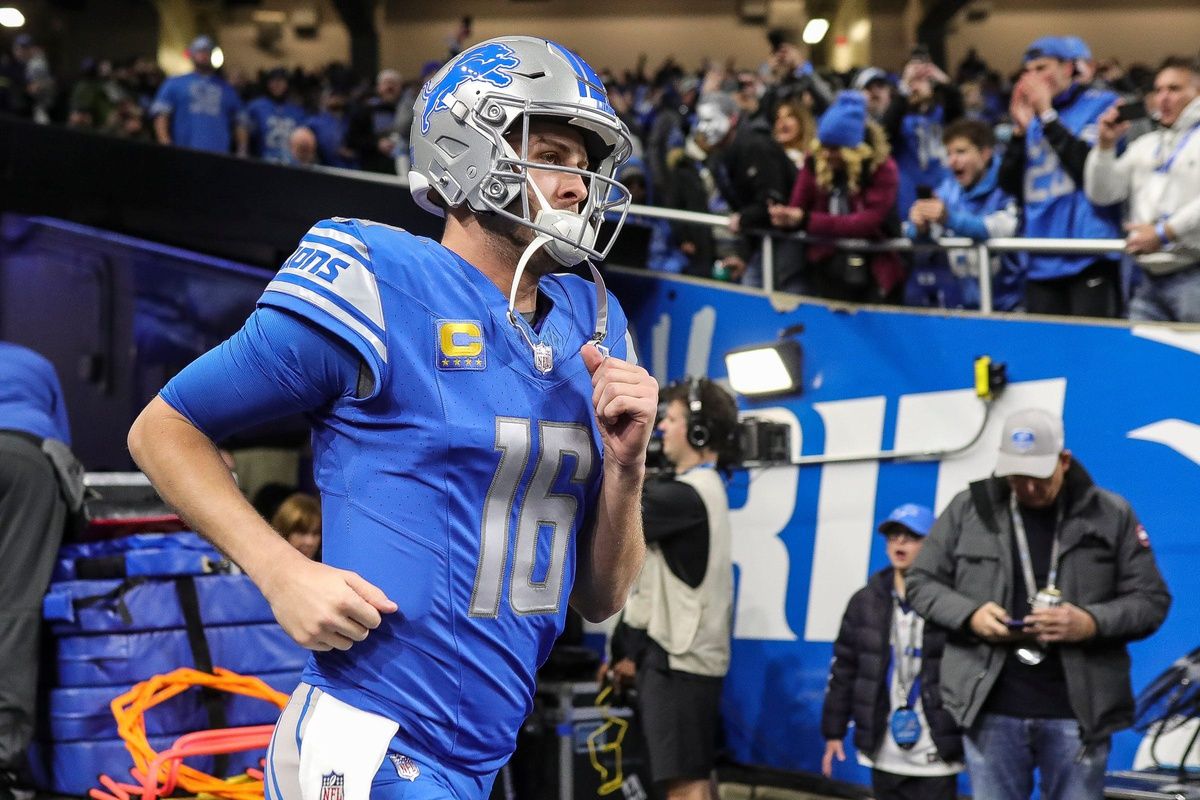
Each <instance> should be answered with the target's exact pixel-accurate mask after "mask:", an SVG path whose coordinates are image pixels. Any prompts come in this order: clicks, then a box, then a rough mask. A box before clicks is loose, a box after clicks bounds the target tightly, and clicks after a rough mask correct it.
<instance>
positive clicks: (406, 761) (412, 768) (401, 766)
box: [388, 753, 421, 781]
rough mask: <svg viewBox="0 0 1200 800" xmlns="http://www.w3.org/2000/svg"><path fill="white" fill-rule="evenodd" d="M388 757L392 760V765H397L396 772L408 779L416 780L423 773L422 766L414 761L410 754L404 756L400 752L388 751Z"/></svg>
mask: <svg viewBox="0 0 1200 800" xmlns="http://www.w3.org/2000/svg"><path fill="white" fill-rule="evenodd" d="M388 758H390V759H391V760H392V765H393V766H395V767H396V774H397V775H399V776H400V777H401V778H404V780H406V781H415V780H416V779H417V778H418V777H419V776H420V774H421V768H420V767H418V766H417V762H415V761H413V760H412V759H411V758H409V757H408V756H402V755H400V754H399V753H388Z"/></svg>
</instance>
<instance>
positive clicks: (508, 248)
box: [475, 198, 563, 280]
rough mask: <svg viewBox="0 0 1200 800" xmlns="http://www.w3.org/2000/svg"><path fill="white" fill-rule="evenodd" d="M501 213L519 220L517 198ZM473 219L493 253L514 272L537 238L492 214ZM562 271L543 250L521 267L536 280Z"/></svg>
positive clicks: (528, 228)
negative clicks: (502, 259) (509, 214)
mask: <svg viewBox="0 0 1200 800" xmlns="http://www.w3.org/2000/svg"><path fill="white" fill-rule="evenodd" d="M505 210H506V211H508V212H509V213H511V214H513V215H515V216H517V217H520V216H521V214H522V208H521V201H520V198H518V199H517V200H514V201H513V202H512V203H510V204H509V205H508V207H507V208H506V209H505ZM475 218H476V219H477V220H478V221H479V227H480V228H482V229H483V231H484V233H485V234H486V235H487V238H488V242H489V243H490V245H491V247H492V248H493V250H494V251H495V252H496V253H497V254H498V255H500V256H501V257H502V258H504V259H505V260H506V261H508V262H510V263H511V264H512V265H513V268H514V269H515V268H516V266H517V262H518V261H519V260H520V258H521V256H522V255H523V254H524V253H525V250H526V248H528V247H529V245H530V243H531V242H532V241H533V240H534V239H535V238H536V237H537V235H538V234H537V232H536V231H534V230H533V229H532V228H530V227H529V226H528V225H523V224H521V223H519V222H517V221H515V220H512V219H509V218H508V217H505V216H503V215H502V214H497V213H495V212H489V213H483V214H477V215H476V216H475ZM562 269H563V266H562V265H561V264H559V263H558V262H557V261H555V260H554V258H553V257H552V256H551V255H550V254H549V253H547V252H546V250H545V248H544V247H543V248H541V249H539V250H538V251H537V252H536V253H534V254H533V255H532V256H531V257H530V258H529V262H528V263H527V264H526V265H525V272H526V273H527V274H530V275H533V276H534V277H536V278H538V279H539V280H540V279H541V278H543V277H545V276H546V275H549V274H551V273H553V272H558V271H561V270H562Z"/></svg>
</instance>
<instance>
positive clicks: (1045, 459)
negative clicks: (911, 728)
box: [908, 409, 1171, 800]
mask: <svg viewBox="0 0 1200 800" xmlns="http://www.w3.org/2000/svg"><path fill="white" fill-rule="evenodd" d="M1064 445H1065V439H1064V436H1063V424H1062V420H1061V419H1060V418H1059V417H1058V416H1056V415H1053V414H1050V413H1047V412H1046V411H1043V410H1041V409H1027V410H1024V411H1018V412H1016V413H1015V414H1012V415H1011V416H1010V417H1009V418H1008V419H1007V420H1005V423H1004V430H1003V433H1002V434H1001V439H1000V454H999V458H998V459H997V461H996V470H995V474H994V475H993V476H992V477H991V478H986V479H984V480H981V481H977V482H975V483H973V484H971V486H970V487H969V488H968V489H967V490H966V491H964V492H961V493H960V494H959V495H958V496H957V497H955V498H954V500H952V501H951V502H950V505H949V506H948V507H947V508H946V510H945V511H944V512H942V515H941V516H940V517H939V518H938V521H937V523H936V524H935V525H934V527H933V530H932V531H930V534H929V536H928V537H927V538H926V541H925V543H924V546H923V547H922V549H921V552H920V554H919V555H918V556H917V559H916V561H915V562H914V563H913V566H912V568H911V569H910V570H909V574H908V601H909V603H911V604H912V606H913V608H914V609H916V611H917V613H918V614H920V615H921V616H922V617H924V618H925V619H927V620H929V621H932V622H935V623H937V624H939V625H942V626H943V627H946V628H948V629H950V630H952V631H957V632H958V635H956V636H955V635H952V636H951V637H950V638H949V639H948V641H947V643H946V650H945V654H944V656H943V659H942V673H941V686H942V697H943V700H944V701H945V706H946V708H947V710H949V711H950V713H951V714H952V715H953V716H954V717H955V719H956V721H957V722H958V723H959V724H960V725H961V726H962V727H963V729H964V731H965V735H964V739H963V745H964V750H965V752H966V757H967V772H968V773H969V774H970V776H971V785H972V788H973V790H974V793H975V796H976V797H984V798H988V800H1025V798H1028V797H1029V796H1030V794H1031V793H1032V791H1033V774H1034V770H1037V772H1038V773H1039V775H1040V786H1041V794H1042V797H1044V798H1046V800H1099V798H1100V797H1102V796H1103V789H1104V770H1105V767H1106V765H1107V761H1108V752H1109V741H1110V737H1111V735H1112V734H1113V733H1114V732H1116V731H1119V730H1121V729H1122V728H1125V727H1128V726H1129V725H1130V724H1131V723H1132V721H1133V693H1132V690H1131V688H1130V682H1129V655H1128V653H1127V652H1126V649H1125V645H1126V643H1127V642H1130V641H1133V640H1136V639H1141V638H1145V637H1146V636H1149V635H1150V634H1152V633H1153V632H1154V631H1155V630H1157V629H1158V626H1159V625H1161V624H1162V621H1163V619H1164V618H1165V617H1166V614H1167V609H1168V607H1169V606H1170V604H1171V596H1170V593H1169V592H1168V591H1167V587H1166V584H1164V583H1163V579H1162V576H1161V575H1160V574H1159V571H1158V566H1157V565H1156V564H1155V561H1154V556H1153V554H1152V553H1151V551H1150V538H1149V536H1147V534H1146V530H1145V528H1143V527H1142V525H1141V524H1140V523H1139V522H1138V519H1137V515H1135V514H1134V512H1133V509H1132V508H1130V506H1129V503H1128V502H1126V501H1125V500H1124V499H1123V498H1121V497H1120V496H1118V495H1116V494H1113V493H1112V492H1109V491H1106V490H1104V489H1101V488H1099V487H1098V486H1096V485H1095V484H1094V483H1093V482H1092V479H1091V476H1089V475H1088V473H1087V471H1086V470H1084V468H1083V466H1082V465H1080V464H1079V462H1078V461H1076V460H1075V459H1074V458H1073V457H1072V455H1071V452H1070V451H1069V450H1067V449H1065V446H1064Z"/></svg>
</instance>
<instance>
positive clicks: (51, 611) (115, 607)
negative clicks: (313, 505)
mask: <svg viewBox="0 0 1200 800" xmlns="http://www.w3.org/2000/svg"><path fill="white" fill-rule="evenodd" d="M193 580H194V581H195V583H196V597H197V599H198V601H199V604H200V621H201V622H202V623H203V625H204V626H205V627H209V626H213V625H244V624H249V623H260V622H274V621H275V617H274V615H273V614H271V606H270V605H269V604H268V603H267V600H266V598H265V597H263V596H262V592H260V591H259V590H258V587H257V586H255V585H254V583H253V582H252V581H251V580H250V579H249V578H247V577H246V576H245V575H198V576H196V577H195V578H193ZM42 616H43V618H44V619H45V620H46V621H47V622H49V623H50V630H51V631H52V632H53V633H54V634H55V635H56V636H65V635H70V634H73V633H85V632H105V631H114V632H120V633H133V632H136V631H154V630H167V629H171V628H183V627H185V625H186V623H185V622H184V619H183V612H182V610H180V608H179V598H178V596H177V595H176V593H175V582H174V580H172V579H169V578H159V579H148V578H132V579H127V580H124V581H122V580H103V581H99V580H97V581H78V580H76V581H62V582H59V583H52V584H50V589H49V590H48V591H47V593H46V596H45V598H43V600H42Z"/></svg>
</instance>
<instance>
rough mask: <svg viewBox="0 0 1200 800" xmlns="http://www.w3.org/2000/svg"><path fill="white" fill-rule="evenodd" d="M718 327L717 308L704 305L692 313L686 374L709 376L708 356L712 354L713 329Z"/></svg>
mask: <svg viewBox="0 0 1200 800" xmlns="http://www.w3.org/2000/svg"><path fill="white" fill-rule="evenodd" d="M716 328H717V310H716V309H715V308H713V307H712V306H704V307H703V308H701V309H700V310H699V311H697V312H696V313H695V314H693V315H692V327H691V333H689V334H688V349H687V363H686V364H685V365H684V374H685V375H690V376H692V377H693V378H706V377H708V358H709V356H710V355H711V354H712V340H713V331H714V330H716Z"/></svg>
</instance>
